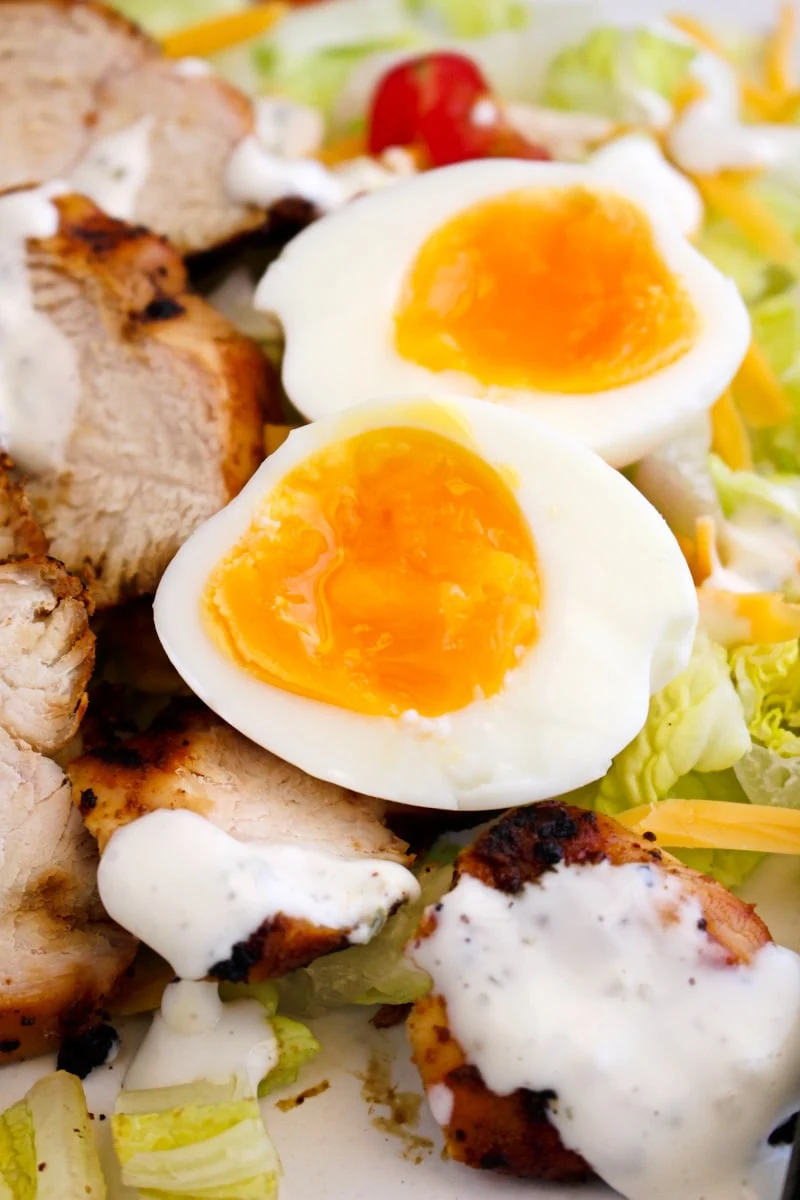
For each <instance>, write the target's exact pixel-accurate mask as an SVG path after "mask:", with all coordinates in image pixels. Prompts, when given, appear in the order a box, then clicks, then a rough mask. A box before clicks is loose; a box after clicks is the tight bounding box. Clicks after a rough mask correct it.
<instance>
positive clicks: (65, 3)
mask: <svg viewBox="0 0 800 1200" xmlns="http://www.w3.org/2000/svg"><path fill="white" fill-rule="evenodd" d="M0 62H2V64H3V67H2V71H0V146H2V147H3V154H2V156H0V190H3V189H4V188H12V187H23V186H27V185H29V184H34V183H43V182H46V181H49V180H56V179H72V180H73V184H74V188H75V190H76V191H83V192H86V193H87V194H89V195H91V196H92V197H93V198H94V199H96V200H97V202H98V203H99V204H100V205H101V206H102V207H104V208H106V209H107V211H108V212H110V213H113V215H115V216H117V217H120V218H123V219H125V220H130V221H133V222H136V223H138V224H144V225H147V226H148V227H149V228H151V229H153V230H154V231H155V232H157V233H160V234H163V235H165V236H167V237H169V238H171V239H172V240H173V241H174V243H175V245H176V246H177V248H178V249H179V250H180V251H181V252H182V253H187V254H190V253H197V252H199V251H204V250H208V249H210V248H211V247H213V246H216V245H219V244H221V243H224V242H227V241H229V240H230V239H232V238H234V237H237V236H238V235H240V234H242V233H246V232H248V231H249V230H252V229H256V228H258V227H259V226H261V225H263V224H264V221H265V213H264V210H263V208H259V207H256V206H254V205H251V204H246V203H242V202H241V201H240V200H237V199H235V198H233V196H232V195H230V194H229V193H228V192H227V191H226V189H225V172H226V168H227V167H228V164H229V161H230V159H231V155H232V154H233V152H234V150H235V148H236V147H237V146H238V145H239V144H240V143H241V142H242V141H243V140H244V139H245V138H246V137H248V136H249V135H251V134H252V133H253V132H254V129H255V115H254V111H253V106H252V104H251V102H250V100H249V99H248V98H247V97H246V96H245V95H244V94H243V93H241V92H239V91H238V90H237V89H236V88H234V87H232V86H231V85H230V84H228V83H226V82H225V81H224V80H221V79H218V78H216V77H214V76H213V75H211V74H210V72H209V74H207V75H205V74H198V73H196V72H186V71H184V70H182V68H181V66H180V65H178V64H176V63H175V62H173V61H171V60H169V59H167V58H164V57H163V56H162V55H161V53H160V50H159V47H158V46H157V45H156V44H155V43H154V42H152V41H151V40H150V39H149V38H148V37H146V36H145V35H144V34H143V33H142V32H141V30H139V29H137V28H136V27H135V26H134V25H131V24H129V23H128V22H127V21H125V20H124V19H123V18H122V17H121V16H120V15H119V14H118V13H116V12H114V10H113V9H110V8H106V7H104V6H103V5H101V4H95V3H92V2H91V0H0Z"/></svg>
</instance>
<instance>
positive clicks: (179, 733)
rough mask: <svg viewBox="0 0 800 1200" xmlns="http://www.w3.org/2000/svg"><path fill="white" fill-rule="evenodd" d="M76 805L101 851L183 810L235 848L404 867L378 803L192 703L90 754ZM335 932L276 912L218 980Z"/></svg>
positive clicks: (323, 941)
mask: <svg viewBox="0 0 800 1200" xmlns="http://www.w3.org/2000/svg"><path fill="white" fill-rule="evenodd" d="M68 770H69V776H70V778H71V780H72V786H73V793H74V799H75V803H76V804H77V805H78V806H79V808H80V810H81V813H82V815H83V818H84V821H85V822H86V825H87V828H88V829H89V830H90V832H91V833H92V834H93V835H94V836H95V837H96V838H97V840H98V843H99V845H100V850H101V852H102V851H103V850H104V849H105V848H106V846H107V844H108V842H109V839H110V838H111V837H112V835H113V834H114V833H115V831H116V830H117V829H119V828H120V827H121V826H123V825H126V824H128V823H130V822H131V821H135V820H136V819H137V818H138V817H141V816H144V815H145V814H147V813H150V812H153V811H155V810H157V809H173V810H174V809H189V810H191V811H192V812H195V813H197V814H198V815H200V816H202V817H205V818H206V819H207V820H208V821H210V822H212V823H213V824H214V825H216V826H218V827H219V828H220V829H222V830H224V831H225V832H226V833H228V834H231V835H232V836H233V837H235V838H237V839H238V840H240V841H242V842H245V843H246V842H254V841H265V842H269V843H284V844H286V843H288V844H293V845H300V846H302V847H309V848H314V849H317V850H325V851H328V852H333V853H334V854H338V855H341V856H342V857H346V858H358V857H362V856H363V857H371V858H377V859H387V860H389V861H392V862H396V863H405V862H406V861H407V854H406V851H407V846H406V844H405V843H404V842H401V841H400V840H399V839H398V838H396V837H395V836H394V835H393V834H392V833H391V832H390V831H389V830H388V829H387V828H386V826H385V825H384V822H383V805H382V804H381V802H379V801H377V800H371V799H369V798H368V797H366V796H359V795H356V794H355V793H353V792H348V791H346V790H345V789H344V788H340V787H337V786H335V785H334V784H329V783H324V782H322V781H320V780H317V779H312V778H311V777H310V776H308V775H305V774H304V773H303V772H302V771H300V770H298V769H297V768H296V767H293V766H290V765H289V764H288V763H285V762H282V761H281V760H280V759H278V758H275V756H274V755H272V754H270V753H269V752H268V751H266V750H262V749H261V748H260V747H258V746H256V745H254V744H253V743H252V742H249V741H248V740H247V739H246V738H244V737H242V736H241V734H239V733H237V732H236V731H235V730H233V729H231V728H230V726H228V725H226V724H225V723H224V722H222V721H220V720H219V718H218V717H216V716H214V715H213V714H212V713H210V712H208V711H207V710H206V709H204V708H202V706H200V705H199V704H198V703H196V702H194V701H187V702H181V701H179V702H176V703H175V704H174V705H173V706H172V708H171V709H170V710H169V713H168V714H167V715H166V717H165V718H164V719H162V720H161V721H160V722H159V723H158V725H157V727H155V728H154V729H153V730H152V731H151V732H148V733H147V734H144V735H142V736H141V737H136V738H131V739H128V740H125V741H119V742H117V743H114V744H111V745H107V746H104V747H98V748H95V749H94V750H93V751H92V752H90V753H88V754H85V755H83V756H82V757H80V758H78V759H76V760H75V761H74V762H72V763H71V764H70V766H69V768H68ZM347 940H348V939H347V937H346V935H344V934H343V933H342V931H341V930H335V929H323V928H320V927H317V926H315V925H313V924H311V923H309V922H308V921H304V920H301V919H299V918H294V917H287V916H285V915H283V914H278V915H277V916H276V917H274V919H270V920H267V921H265V922H264V924H263V925H262V927H261V928H260V929H259V930H256V931H254V934H253V937H252V938H251V939H250V940H249V942H247V943H242V944H240V945H239V946H238V947H237V949H236V952H235V953H234V955H233V956H232V958H231V961H230V963H228V964H224V963H223V964H220V969H219V970H218V971H217V970H215V974H217V975H218V976H219V977H220V978H237V979H240V978H245V977H249V978H265V977H269V976H275V975H279V974H282V973H284V972H285V971H288V970H291V969H293V968H294V967H297V966H302V965H304V964H306V963H308V962H310V961H311V960H312V959H314V958H316V957H318V956H319V955H321V954H325V953H328V952H329V951H331V950H336V949H340V948H341V947H342V946H344V945H346V944H347Z"/></svg>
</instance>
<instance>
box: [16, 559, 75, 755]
mask: <svg viewBox="0 0 800 1200" xmlns="http://www.w3.org/2000/svg"><path fill="white" fill-rule="evenodd" d="M90 612H91V604H90V602H89V599H88V597H87V595H86V592H85V590H84V588H83V585H82V584H81V583H80V581H79V580H77V579H76V578H75V577H74V576H73V575H69V574H68V573H67V572H66V571H65V570H64V568H63V567H62V565H61V564H60V563H58V562H55V561H54V560H53V559H47V558H28V559H21V560H19V561H12V562H6V563H1V564H0V726H2V728H3V729H5V730H6V732H7V733H9V734H11V735H12V737H16V738H21V739H22V740H23V741H25V742H27V743H28V745H30V746H31V747H33V749H35V750H39V751H41V752H42V753H45V754H54V753H55V752H56V751H58V750H60V749H61V748H62V747H63V746H65V745H66V743H67V742H68V741H69V740H70V739H71V738H72V737H73V736H74V735H75V733H77V730H78V726H79V725H80V722H81V718H82V716H83V714H84V712H85V710H86V704H87V699H86V687H87V685H88V683H89V679H90V677H91V674H92V670H93V669H94V652H95V641H94V634H93V633H92V631H91V629H90V628H89V614H90Z"/></svg>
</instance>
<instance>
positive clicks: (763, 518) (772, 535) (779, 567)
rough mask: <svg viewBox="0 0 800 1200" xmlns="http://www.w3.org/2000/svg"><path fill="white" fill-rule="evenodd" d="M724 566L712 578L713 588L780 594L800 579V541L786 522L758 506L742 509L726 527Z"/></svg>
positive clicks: (715, 570)
mask: <svg viewBox="0 0 800 1200" xmlns="http://www.w3.org/2000/svg"><path fill="white" fill-rule="evenodd" d="M721 541H722V549H723V553H724V557H725V565H724V566H723V565H722V564H719V565H718V566H716V567H715V568H714V571H713V572H712V574H711V575H710V576H709V579H708V583H709V586H711V587H717V588H724V589H725V590H726V591H729V592H779V591H783V590H784V588H786V587H791V586H792V585H793V584H794V585H796V584H797V582H798V578H799V577H800V538H798V535H797V533H795V532H794V531H793V530H791V529H790V528H789V527H788V525H787V523H786V521H782V520H780V518H778V517H772V516H770V515H769V514H768V513H765V512H764V509H763V508H762V507H761V506H760V505H758V504H752V505H748V504H746V505H743V506H742V507H741V508H740V509H738V510H737V512H736V515H735V517H732V518H730V519H729V520H727V521H726V522H725V523H724V526H723V532H722V537H721Z"/></svg>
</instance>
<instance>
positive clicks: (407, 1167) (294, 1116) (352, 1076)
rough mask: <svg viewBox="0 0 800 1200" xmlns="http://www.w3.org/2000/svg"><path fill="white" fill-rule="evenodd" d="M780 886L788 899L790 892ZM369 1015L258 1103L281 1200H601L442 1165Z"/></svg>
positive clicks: (702, 1)
mask: <svg viewBox="0 0 800 1200" xmlns="http://www.w3.org/2000/svg"><path fill="white" fill-rule="evenodd" d="M547 2H548V3H550V4H553V5H554V6H558V7H565V6H571V7H574V6H575V4H576V0H547ZM577 3H578V4H580V0H577ZM777 6H778V0H767V2H766V3H761V4H759V5H758V6H756V5H754V4H753V0H687V2H685V3H681V2H680V0H595V3H594V4H592V3H589V4H587V5H583V6H582V7H594V8H596V9H597V10H601V11H602V13H603V15H604V17H607V18H608V19H614V18H615V17H619V18H621V19H625V18H628V19H630V18H631V17H636V18H637V19H646V18H647V17H649V16H652V15H655V14H658V13H661V12H669V11H675V10H681V11H691V12H694V13H697V14H698V15H700V16H702V17H705V18H707V19H716V20H719V21H724V22H725V23H726V24H734V23H741V24H743V25H748V24H749V25H750V27H753V25H754V23H757V24H763V23H767V22H769V21H770V19H771V16H772V14H773V12H774V11H775V10H776V9H777ZM754 10H756V11H754ZM774 878H777V875H775V876H774ZM790 882H793V883H794V884H796V885H797V887H798V889H800V863H798V862H795V863H793V864H786V865H785V866H784V868H782V874H781V875H780V883H779V887H778V889H777V894H776V889H775V888H774V887H773V886H770V884H769V883H768V884H767V886H766V887H764V886H762V880H760V879H759V878H756V879H755V883H754V884H753V885H752V886H751V887H749V888H748V898H749V899H750V900H753V901H755V900H757V899H758V900H760V901H763V915H764V916H765V919H766V920H767V923H768V924H771V925H772V928H773V929H774V932H775V934H776V936H777V937H778V939H779V940H781V941H784V940H785V941H789V942H790V943H791V944H793V945H794V947H795V949H798V950H800V918H798V917H797V915H796V914H797V913H798V912H800V907H797V906H796V905H794V904H792V905H791V914H790V912H789V909H788V908H787V907H786V906H785V905H784V904H782V903H781V896H782V892H783V886H784V884H787V885H788V884H789V883H790ZM788 891H789V895H791V891H792V889H791V888H788ZM796 898H797V893H795V896H794V899H795V900H796ZM371 1011H372V1010H364V1009H350V1010H347V1011H343V1012H340V1013H336V1014H333V1015H331V1016H328V1017H325V1018H321V1019H320V1020H317V1021H313V1022H309V1024H310V1025H311V1026H312V1028H313V1029H314V1032H315V1033H316V1035H317V1037H318V1039H319V1041H320V1042H321V1044H322V1052H321V1053H320V1054H319V1056H318V1057H317V1058H316V1059H315V1060H314V1061H313V1062H312V1063H311V1064H309V1065H308V1066H307V1067H306V1068H305V1070H304V1072H303V1074H302V1076H301V1078H300V1080H299V1081H298V1082H297V1084H295V1085H293V1086H292V1087H290V1088H287V1089H284V1090H283V1091H282V1092H278V1093H275V1095H274V1096H271V1097H270V1098H269V1099H267V1100H265V1101H264V1102H263V1106H262V1107H263V1111H264V1116H265V1120H266V1123H267V1127H268V1129H269V1131H270V1134H271V1135H272V1137H273V1139H274V1141H275V1144H276V1146H277V1148H278V1152H279V1154H280V1157H281V1161H282V1163H283V1168H284V1177H283V1179H282V1181H281V1187H280V1200H514V1198H515V1197H516V1198H518V1200H522V1198H523V1197H529V1198H530V1200H604V1198H606V1200H612V1193H611V1192H610V1191H609V1190H608V1189H607V1188H604V1187H602V1186H599V1185H597V1186H584V1187H580V1188H565V1187H557V1188H556V1187H547V1186H542V1185H535V1184H531V1183H525V1182H520V1181H515V1180H510V1179H505V1178H503V1177H501V1176H498V1175H494V1174H491V1173H490V1172H484V1171H471V1170H468V1169H467V1168H464V1167H461V1166H458V1165H457V1164H455V1163H452V1162H450V1161H448V1160H446V1159H445V1158H444V1157H443V1154H442V1149H443V1143H442V1138H441V1134H440V1132H439V1130H438V1127H437V1126H436V1125H435V1123H434V1122H433V1120H432V1118H431V1116H430V1114H429V1113H428V1111H427V1108H426V1106H425V1104H424V1102H423V1097H422V1089H421V1085H420V1081H419V1076H418V1075H417V1073H416V1071H415V1069H414V1068H413V1067H412V1065H411V1063H410V1061H409V1048H408V1043H407V1041H406V1037H405V1031H404V1029H403V1028H402V1027H400V1028H395V1029H392V1030H383V1031H378V1030H376V1029H374V1028H373V1027H372V1026H371V1025H370V1022H369V1018H370V1016H371ZM145 1028H146V1022H145V1021H139V1020H134V1021H128V1022H124V1023H122V1024H120V1026H119V1030H120V1033H121V1035H122V1039H123V1048H122V1051H121V1053H120V1055H119V1057H118V1058H117V1060H116V1062H115V1063H114V1065H113V1066H111V1067H103V1068H100V1069H99V1070H97V1071H95V1072H93V1074H92V1076H91V1077H90V1078H89V1079H88V1080H87V1082H86V1095H87V1100H88V1103H89V1109H90V1111H91V1112H93V1113H94V1115H95V1121H94V1128H95V1132H96V1134H97V1139H98V1143H99V1145H100V1149H101V1153H102V1155H103V1161H104V1166H105V1168H106V1172H107V1177H108V1180H109V1187H110V1200H130V1198H131V1197H132V1196H133V1195H134V1193H132V1192H130V1191H129V1190H128V1189H124V1188H122V1187H121V1185H120V1184H119V1177H118V1173H117V1170H116V1164H115V1160H114V1156H113V1153H112V1152H111V1147H110V1133H109V1124H108V1121H107V1120H106V1119H104V1118H106V1116H107V1114H108V1113H110V1112H111V1110H112V1108H113V1104H114V1099H115V1096H116V1092H117V1089H118V1087H119V1084H120V1081H121V1079H122V1076H123V1074H124V1072H125V1069H126V1067H127V1064H128V1063H129V1061H130V1058H131V1055H132V1053H133V1051H134V1050H135V1048H136V1046H137V1045H138V1043H139V1041H140V1040H141V1037H142V1035H143V1033H144V1029H145ZM377 1064H382V1065H381V1067H380V1069H379V1070H378V1071H377V1074H378V1075H379V1076H380V1077H381V1080H382V1087H381V1088H378V1089H376V1091H378V1092H380V1094H381V1099H382V1100H384V1101H385V1102H384V1103H380V1102H376V1100H375V1099H374V1098H372V1099H371V1098H370V1095H371V1094H372V1092H371V1090H370V1089H368V1088H367V1087H366V1085H365V1081H364V1080H365V1076H366V1075H367V1073H368V1071H369V1070H370V1068H372V1074H373V1075H374V1074H375V1073H376V1071H375V1068H376V1065H377ZM53 1067H54V1061H53V1059H51V1058H41V1059H37V1060H36V1061H35V1062H32V1063H21V1064H19V1065H17V1066H10V1067H4V1068H2V1069H0V1110H2V1109H4V1108H6V1107H7V1106H8V1105H10V1104H12V1103H14V1102H15V1101H16V1100H18V1099H20V1097H21V1096H23V1095H24V1093H25V1092H26V1090H27V1089H28V1088H29V1087H30V1086H31V1084H32V1083H33V1082H34V1081H35V1080H36V1079H37V1078H38V1077H39V1076H40V1075H43V1074H45V1073H46V1072H47V1071H50V1070H52V1069H53ZM321 1083H327V1085H328V1086H327V1088H326V1089H325V1090H324V1091H322V1092H320V1093H319V1094H318V1095H315V1096H313V1097H310V1098H309V1099H307V1100H306V1101H304V1103H303V1104H302V1105H301V1106H295V1107H289V1108H287V1109H285V1110H282V1109H280V1108H279V1107H277V1105H278V1102H279V1101H280V1100H282V1099H287V1098H291V1097H293V1096H297V1095H298V1094H299V1093H301V1092H302V1091H304V1090H306V1089H309V1088H311V1089H313V1088H314V1087H315V1086H316V1085H317V1084H321ZM390 1086H391V1087H392V1088H393V1089H394V1093H395V1095H396V1094H398V1093H404V1094H405V1095H404V1097H403V1099H406V1096H410V1097H412V1099H411V1102H410V1105H411V1107H412V1108H414V1107H418V1113H417V1116H416V1117H415V1118H414V1119H412V1120H410V1121H407V1122H406V1123H405V1124H401V1123H399V1122H398V1121H396V1120H395V1119H393V1106H392V1104H391V1102H390V1098H389V1087H390ZM405 1107H408V1103H406V1105H405ZM785 1161H786V1153H785V1152H783V1151H781V1152H776V1154H775V1155H774V1156H773V1157H772V1159H771V1160H770V1162H768V1163H767V1164H765V1169H764V1174H763V1177H762V1178H760V1179H759V1181H758V1186H757V1190H756V1192H754V1194H753V1200H777V1197H778V1195H779V1193H780V1181H781V1178H782V1174H783V1171H784V1169H785ZM674 1200H683V1198H682V1197H677V1196H676V1197H675V1198H674Z"/></svg>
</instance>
